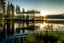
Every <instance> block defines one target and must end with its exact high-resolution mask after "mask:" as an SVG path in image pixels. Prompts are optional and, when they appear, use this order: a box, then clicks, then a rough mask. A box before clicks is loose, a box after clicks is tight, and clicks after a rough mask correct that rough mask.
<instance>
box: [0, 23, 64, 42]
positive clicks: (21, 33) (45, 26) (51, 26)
mask: <svg viewBox="0 0 64 43" xmlns="http://www.w3.org/2000/svg"><path fill="white" fill-rule="evenodd" d="M46 30H47V31H56V32H59V34H60V32H61V33H63V31H64V24H63V23H62V22H61V23H55V22H54V23H52V22H51V23H50V22H49V23H48V22H47V23H46V22H34V23H33V22H7V23H4V24H2V23H0V42H1V43H4V42H6V41H8V40H11V39H13V38H19V37H26V36H27V35H28V34H30V33H32V34H34V33H35V32H38V31H46Z"/></svg>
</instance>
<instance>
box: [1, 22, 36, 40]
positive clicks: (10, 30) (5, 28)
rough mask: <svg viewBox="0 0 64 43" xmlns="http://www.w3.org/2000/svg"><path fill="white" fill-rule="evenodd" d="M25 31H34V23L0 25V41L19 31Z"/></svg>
mask: <svg viewBox="0 0 64 43" xmlns="http://www.w3.org/2000/svg"><path fill="white" fill-rule="evenodd" d="M26 30H28V31H34V30H35V29H34V22H28V21H27V22H5V23H4V25H3V24H2V23H0V41H3V40H4V39H6V38H7V37H11V36H12V35H14V34H16V33H20V32H21V31H22V33H25V32H26Z"/></svg>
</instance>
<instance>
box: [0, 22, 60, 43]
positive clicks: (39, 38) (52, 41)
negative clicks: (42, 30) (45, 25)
mask: <svg viewBox="0 0 64 43" xmlns="http://www.w3.org/2000/svg"><path fill="white" fill-rule="evenodd" d="M17 24H19V25H17V26H18V27H17V28H15V22H7V23H4V25H3V24H0V42H3V43H5V42H6V43H58V42H57V41H58V40H59V39H58V37H55V36H53V35H48V34H43V35H42V34H38V33H30V32H29V31H31V32H34V31H35V30H36V29H35V25H34V24H35V23H34V22H31V23H29V22H17ZM21 24H22V26H21ZM25 25H26V26H25ZM26 30H28V31H27V32H28V33H30V34H26V33H27V32H26ZM21 31H22V32H21ZM20 33H21V34H20ZM17 34H18V35H17ZM19 34H20V35H19ZM52 34H53V33H52ZM18 36H19V37H18ZM21 36H22V37H21ZM10 37H13V38H11V39H10ZM17 37H18V38H17Z"/></svg>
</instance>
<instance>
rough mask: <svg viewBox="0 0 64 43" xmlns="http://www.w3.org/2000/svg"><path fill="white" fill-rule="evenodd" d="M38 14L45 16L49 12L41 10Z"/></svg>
mask: <svg viewBox="0 0 64 43" xmlns="http://www.w3.org/2000/svg"><path fill="white" fill-rule="evenodd" d="M40 14H41V16H46V15H47V14H49V12H47V11H41V12H40Z"/></svg>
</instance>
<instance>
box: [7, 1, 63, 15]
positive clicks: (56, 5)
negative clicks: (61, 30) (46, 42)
mask: <svg viewBox="0 0 64 43" xmlns="http://www.w3.org/2000/svg"><path fill="white" fill-rule="evenodd" d="M8 1H10V3H11V2H12V3H13V4H14V5H16V4H18V5H19V6H20V8H21V10H22V8H25V9H26V10H27V9H29V10H32V9H34V10H39V11H47V12H49V13H52V14H60V13H64V0H6V3H8Z"/></svg>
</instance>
